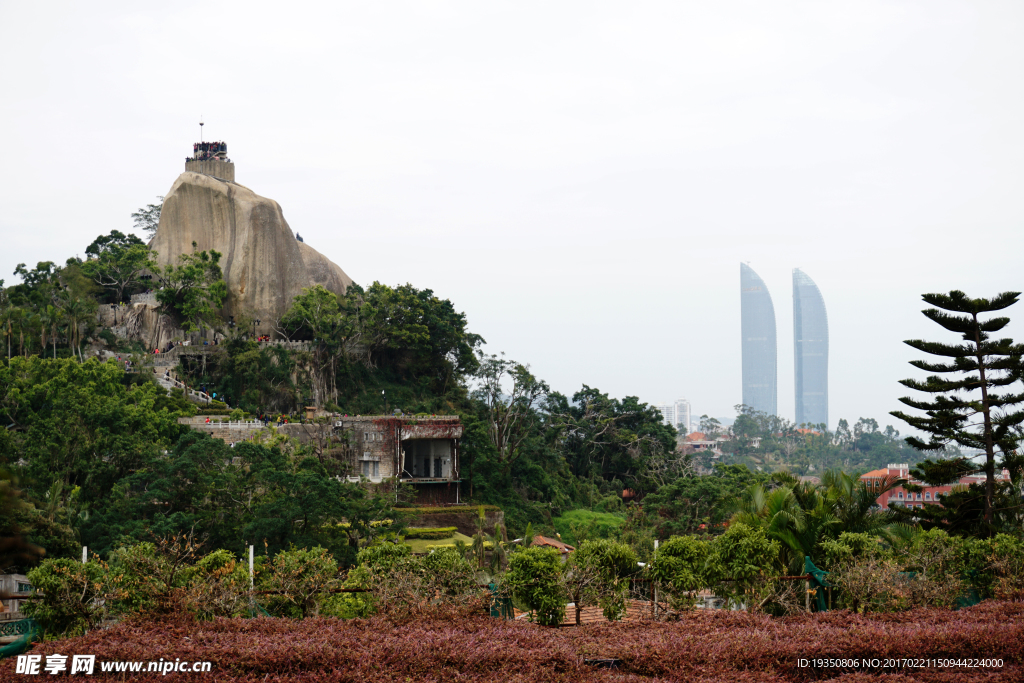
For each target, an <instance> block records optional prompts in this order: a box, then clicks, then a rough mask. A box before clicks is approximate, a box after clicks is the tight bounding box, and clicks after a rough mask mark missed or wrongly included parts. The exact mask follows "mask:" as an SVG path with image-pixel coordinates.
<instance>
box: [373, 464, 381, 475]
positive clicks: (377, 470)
mask: <svg viewBox="0 0 1024 683" xmlns="http://www.w3.org/2000/svg"><path fill="white" fill-rule="evenodd" d="M372 469H373V476H375V477H379V476H380V463H379V462H377V461H376V460H374V461H373V468H372Z"/></svg>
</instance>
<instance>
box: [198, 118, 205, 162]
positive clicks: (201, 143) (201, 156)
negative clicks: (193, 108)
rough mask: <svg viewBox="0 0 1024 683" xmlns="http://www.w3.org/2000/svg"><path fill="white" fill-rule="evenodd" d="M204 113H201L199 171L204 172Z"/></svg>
mask: <svg viewBox="0 0 1024 683" xmlns="http://www.w3.org/2000/svg"><path fill="white" fill-rule="evenodd" d="M203 125H204V124H203V115H202V114H200V115H199V172H200V173H202V172H203V161H202V159H203Z"/></svg>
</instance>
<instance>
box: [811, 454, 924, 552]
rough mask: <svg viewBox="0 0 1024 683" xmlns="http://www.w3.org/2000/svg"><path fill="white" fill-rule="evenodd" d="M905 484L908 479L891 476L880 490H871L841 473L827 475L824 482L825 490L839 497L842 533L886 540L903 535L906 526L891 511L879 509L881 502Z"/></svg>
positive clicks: (836, 505)
mask: <svg viewBox="0 0 1024 683" xmlns="http://www.w3.org/2000/svg"><path fill="white" fill-rule="evenodd" d="M905 483H906V480H904V479H900V478H899V477H896V476H890V477H886V478H884V479H883V480H882V481H881V482H880V487H879V488H874V487H872V488H868V486H867V484H865V483H864V482H863V481H861V480H860V479H854V478H853V477H852V476H850V475H849V474H847V473H846V472H843V471H841V470H837V469H836V470H828V471H826V472H825V474H824V475H823V476H822V479H821V484H822V486H823V487H825V488H826V489H827V490H828V491H830V492H832V494H833V495H834V496H835V512H836V517H837V518H838V519H839V522H840V528H841V529H842V531H849V532H851V533H868V534H872V535H874V536H883V537H886V538H888V537H890V536H892V535H893V534H894V533H895V534H896V535H900V534H902V530H901V529H900V527H901V526H902V527H905V526H906V525H903V524H901V523H900V522H898V521H897V518H896V516H895V515H894V514H893V513H892V512H891V511H890V510H883V509H881V508H879V507H878V503H877V499H878V497H879V496H880V495H882V494H883V493H887V492H888V491H891V490H892V489H894V488H896V487H897V486H902V485H903V484H905Z"/></svg>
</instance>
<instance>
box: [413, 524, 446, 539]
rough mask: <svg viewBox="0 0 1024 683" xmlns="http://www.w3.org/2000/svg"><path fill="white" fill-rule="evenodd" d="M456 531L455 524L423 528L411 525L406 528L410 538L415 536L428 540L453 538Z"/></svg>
mask: <svg viewBox="0 0 1024 683" xmlns="http://www.w3.org/2000/svg"><path fill="white" fill-rule="evenodd" d="M456 531H457V529H456V528H455V527H453V526H445V527H421V528H413V527H410V528H408V529H406V531H405V537H406V538H407V539H409V540H412V539H415V538H422V539H426V540H438V539H442V538H451V537H452V536H454V535H455V532H456Z"/></svg>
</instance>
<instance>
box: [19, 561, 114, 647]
mask: <svg viewBox="0 0 1024 683" xmlns="http://www.w3.org/2000/svg"><path fill="white" fill-rule="evenodd" d="M106 578H107V567H106V565H104V564H103V563H102V562H98V561H92V562H87V563H85V564H82V563H81V562H77V561H75V560H68V559H63V560H43V562H42V563H41V564H40V565H39V566H38V567H36V568H35V569H32V570H31V571H29V573H28V580H29V581H30V582H31V583H32V585H33V586H34V587H35V589H36V593H35V595H36V596H38V599H36V600H27V601H25V604H24V606H23V607H22V610H23V611H24V612H25V614H26V615H28V616H30V617H32V618H33V619H35V620H36V621H37V622H39V625H40V627H41V628H42V629H43V632H44V633H45V634H46V636H47V637H48V638H57V637H67V636H76V635H81V634H83V633H85V632H86V631H89V630H90V629H92V628H95V627H96V626H97V625H98V624H99V623H100V621H102V619H103V613H104V608H103V598H105V597H106V592H105V588H106Z"/></svg>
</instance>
